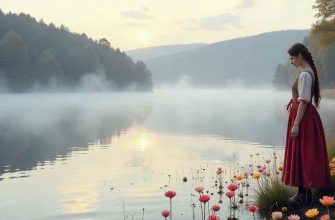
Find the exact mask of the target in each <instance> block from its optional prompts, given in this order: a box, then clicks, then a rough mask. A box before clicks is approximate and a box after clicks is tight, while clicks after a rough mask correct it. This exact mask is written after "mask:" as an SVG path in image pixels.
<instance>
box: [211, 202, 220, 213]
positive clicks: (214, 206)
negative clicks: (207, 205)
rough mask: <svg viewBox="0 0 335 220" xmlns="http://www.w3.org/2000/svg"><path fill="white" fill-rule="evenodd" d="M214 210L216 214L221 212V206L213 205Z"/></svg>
mask: <svg viewBox="0 0 335 220" xmlns="http://www.w3.org/2000/svg"><path fill="white" fill-rule="evenodd" d="M212 210H213V211H214V212H217V211H219V210H220V205H219V204H214V205H212Z"/></svg>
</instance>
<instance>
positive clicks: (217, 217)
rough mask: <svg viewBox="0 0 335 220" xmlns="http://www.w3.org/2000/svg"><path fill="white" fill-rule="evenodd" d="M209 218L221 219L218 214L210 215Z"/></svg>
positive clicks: (212, 219) (213, 219) (210, 219)
mask: <svg viewBox="0 0 335 220" xmlns="http://www.w3.org/2000/svg"><path fill="white" fill-rule="evenodd" d="M208 220H220V217H219V216H218V215H210V216H209V217H208Z"/></svg>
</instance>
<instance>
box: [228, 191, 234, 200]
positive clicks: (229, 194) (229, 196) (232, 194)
mask: <svg viewBox="0 0 335 220" xmlns="http://www.w3.org/2000/svg"><path fill="white" fill-rule="evenodd" d="M234 195H235V193H234V192H233V191H228V192H226V196H227V197H228V198H229V199H230V198H232V197H233V196H234Z"/></svg>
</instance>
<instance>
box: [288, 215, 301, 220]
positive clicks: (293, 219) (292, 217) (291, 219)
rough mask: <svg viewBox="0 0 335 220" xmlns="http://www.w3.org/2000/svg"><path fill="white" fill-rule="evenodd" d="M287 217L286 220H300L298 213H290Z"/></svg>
mask: <svg viewBox="0 0 335 220" xmlns="http://www.w3.org/2000/svg"><path fill="white" fill-rule="evenodd" d="M287 218H288V220H300V216H299V215H290V216H289V217H287Z"/></svg>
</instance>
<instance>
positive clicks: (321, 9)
mask: <svg viewBox="0 0 335 220" xmlns="http://www.w3.org/2000/svg"><path fill="white" fill-rule="evenodd" d="M313 8H314V9H316V10H317V13H316V14H315V17H316V18H318V19H319V20H318V21H316V22H315V23H314V24H313V27H312V33H313V34H314V35H319V37H320V46H322V47H324V46H328V45H330V44H331V43H332V42H334V41H335V1H334V0H316V2H315V5H313Z"/></svg>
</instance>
